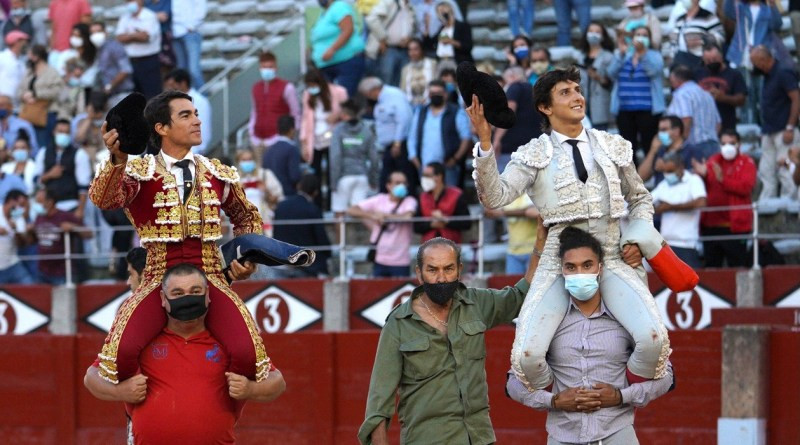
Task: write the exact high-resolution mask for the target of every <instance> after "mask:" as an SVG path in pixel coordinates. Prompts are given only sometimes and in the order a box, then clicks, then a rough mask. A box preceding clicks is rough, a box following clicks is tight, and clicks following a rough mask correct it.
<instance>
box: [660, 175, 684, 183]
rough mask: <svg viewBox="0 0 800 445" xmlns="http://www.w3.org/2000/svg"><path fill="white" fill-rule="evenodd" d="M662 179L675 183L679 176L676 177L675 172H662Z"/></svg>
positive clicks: (678, 180)
mask: <svg viewBox="0 0 800 445" xmlns="http://www.w3.org/2000/svg"><path fill="white" fill-rule="evenodd" d="M664 180H665V181H667V184H669V185H675V184H677V183H678V182H680V180H681V178H679V177H678V174H677V173H664Z"/></svg>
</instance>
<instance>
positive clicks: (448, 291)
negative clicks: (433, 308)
mask: <svg viewBox="0 0 800 445" xmlns="http://www.w3.org/2000/svg"><path fill="white" fill-rule="evenodd" d="M459 283H460V281H458V280H456V281H450V282H448V283H422V288H423V290H425V295H427V296H428V298H430V299H431V301H433V302H434V303H436V304H438V305H439V306H444V305H446V304H447V302H448V301H450V300H452V299H453V295H454V294H455V293H456V289H458V285H459Z"/></svg>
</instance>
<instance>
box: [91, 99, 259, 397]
mask: <svg viewBox="0 0 800 445" xmlns="http://www.w3.org/2000/svg"><path fill="white" fill-rule="evenodd" d="M137 101H139V102H140V103H141V101H143V99H142V98H141V96H130V97H128V98H126V99H125V100H124V101H123V102H121V103H120V104H119V106H118V107H115V108H114V109H112V110H111V111H110V112H109V116H108V119H107V122H108V123H114V122H117V121H118V120H120V118H122V119H124V120H125V122H126V124H128V125H126V126H120V129H119V130H117V129H113V130H110V131H108V132H106V124H104V125H103V128H102V131H103V132H104V133H105V134H104V135H103V141H104V143H105V145H106V147H108V149H109V152H110V154H111V156H110V159H109V160H107V161H105V162H104V163H103V164H101V166H100V169H99V171H98V173H97V176H96V177H95V178H94V180H93V181H92V185H91V187H90V189H89V197H90V198H91V200H92V202H94V203H95V205H97V207H98V208H100V209H103V210H112V209H117V208H124V209H125V211H126V213H127V215H128V219H130V220H131V223H132V224H133V225H134V227H136V230H137V233H138V235H139V238H140V239H141V243H142V246H143V247H144V248H146V249H147V265H146V266H145V269H144V272H143V276H142V282H141V284H140V286H139V288H137V290H136V292H134V293H133V295H132V296H131V297H130V298H129V299H128V300H126V302H125V303H124V304H123V306H122V307H121V308H120V310H119V312H118V313H117V317H116V319H115V321H114V324H113V326H112V328H111V331H110V332H109V335H108V337H107V338H106V342H105V345H104V346H103V350H102V352H101V354H100V355H99V356H98V358H99V359H100V363H99V373H100V375H101V376H102V377H103V378H105V379H106V380H108V381H110V382H112V383H117V382H118V381H122V380H125V379H127V378H129V377H131V376H132V375H133V374H134V372H135V371H136V369H137V367H138V364H137V358H138V357H139V354H140V352H141V351H142V350H143V349H144V347H145V346H147V344H148V342H150V341H151V340H152V339H153V338H154V337H155V336H156V335H158V333H159V332H160V331H161V329H162V328H163V327H164V324H165V322H166V316H165V314H164V312H163V310H161V307H160V303H159V286H160V285H161V277H162V276H163V274H164V271H165V270H166V269H167V268H169V267H172V266H173V265H175V264H178V263H190V264H193V265H194V266H196V267H198V268H201V269H202V270H203V272H204V273H205V274H206V275H207V277H208V284H209V298H210V299H211V303H212V304H211V308H212V309H211V311H210V312H209V315H208V318H207V319H206V324H207V326H208V328H209V331H211V333H212V335H213V336H214V337H215V338H216V339H217V340H219V342H220V344H221V345H222V346H223V347H224V348H225V349H226V350H227V351H228V352H229V353H230V355H231V366H230V370H231V372H235V373H237V374H241V375H244V376H247V377H248V378H250V379H254V380H257V381H261V380H263V379H265V378H267V375H268V373H269V362H270V361H269V358H268V357H267V354H266V351H265V349H264V344H263V342H262V340H261V337H260V336H259V334H258V328H257V326H256V324H255V322H254V321H253V318H252V316H251V315H250V313H249V311H248V309H247V308H246V307H245V305H244V303H243V302H242V300H241V299H240V298H239V297H238V296H237V295H236V294H235V293H234V292H233V291H232V290H231V288H230V286H229V284H228V282H229V281H232V280H235V279H244V278H247V277H249V276H250V275H251V274H252V273H253V272H254V271H255V265H254V264H250V263H248V262H245V265H242V264H239V263H238V262H236V261H233V262H232V264H231V267H230V268H229V269H225V270H223V269H222V264H221V263H222V261H221V258H220V254H219V248H218V247H217V244H216V241H217V240H218V239H220V238H222V221H221V218H220V216H221V215H220V210H223V211H225V213H226V214H227V216H228V217H229V218H230V221H231V223H232V224H233V234H234V235H235V236H239V235H242V234H249V233H258V234H261V233H262V230H263V227H262V222H261V216H260V215H259V214H258V210H257V209H256V208H255V206H253V205H252V204H250V203H249V201H248V200H247V197H246V196H245V194H244V191H243V190H242V187H241V185H240V184H239V175H238V173H237V172H236V170H235V169H232V168H230V167H227V166H225V165H223V164H222V163H221V162H220V161H219V160H217V159H208V158H206V157H204V156H201V155H193V154H192V152H191V148H192V147H193V146H195V145H198V144H199V143H200V142H201V141H202V137H201V132H200V119H199V118H198V117H197V110H196V109H195V107H194V105H193V104H192V100H191V96H189V95H188V94H185V93H182V92H179V91H175V90H170V91H165V92H163V93H161V94H159V95H158V96H156V97H154V98H153V99H151V100H150V101H149V102H148V103H147V107H146V108H145V109H144V118H145V119H146V121H147V122H146V123H144V122H141V119H142V114H141V113H142V110H141V108H140V105H139V104H137ZM134 120H138V121H139V124H140V125H141V126H146V127H147V128H148V129H149V132H150V140H151V142H152V143H153V144H154V145H155V146H156V147H159V148H160V151H159V153H158V154H157V155H155V156H154V155H152V154H147V155H144V156H142V157H140V158H136V159H128V153H131V152H137V150H138V152H142V151H144V145H145V144H144V142H145V141H143V140H139V141H137V136H141V135H140V134H139V132H136V131H135V130H133V129H131V128H130V127H131V126H137V127H138V126H139V124H133V123H132V122H129V121H134ZM134 141H135V142H134ZM133 143H135V144H138V145H140V147H131V145H133ZM121 147H124V148H125V150H126V151H125V152H123V151H122V149H121ZM245 266H247V267H245Z"/></svg>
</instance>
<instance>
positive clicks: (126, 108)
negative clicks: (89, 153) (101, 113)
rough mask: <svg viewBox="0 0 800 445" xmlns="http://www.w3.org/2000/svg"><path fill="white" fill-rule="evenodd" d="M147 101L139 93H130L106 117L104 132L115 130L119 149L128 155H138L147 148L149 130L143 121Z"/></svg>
mask: <svg viewBox="0 0 800 445" xmlns="http://www.w3.org/2000/svg"><path fill="white" fill-rule="evenodd" d="M146 105H147V99H145V97H144V96H142V95H141V94H139V93H131V94H129V95H128V96H127V97H126V98H125V99H122V101H121V102H120V103H118V104H117V105H115V106H114V108H112V109H110V110H109V111H108V114H107V115H106V122H108V125H107V126H106V131H109V130H117V133H119V148H120V150H122V152H123V153H127V154H129V155H140V154H142V153H144V151H145V149H146V148H147V141H148V140H149V138H150V128H149V127H148V126H147V121H146V120H145V119H144V107H145V106H146Z"/></svg>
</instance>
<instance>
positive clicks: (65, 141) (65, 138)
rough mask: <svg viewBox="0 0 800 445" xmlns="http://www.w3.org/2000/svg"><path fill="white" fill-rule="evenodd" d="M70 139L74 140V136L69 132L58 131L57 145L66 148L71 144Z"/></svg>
mask: <svg viewBox="0 0 800 445" xmlns="http://www.w3.org/2000/svg"><path fill="white" fill-rule="evenodd" d="M70 141H72V138H71V137H70V136H69V135H68V134H67V133H56V137H55V142H56V146H58V147H61V148H64V147H66V146H68V145H69V143H70Z"/></svg>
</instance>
